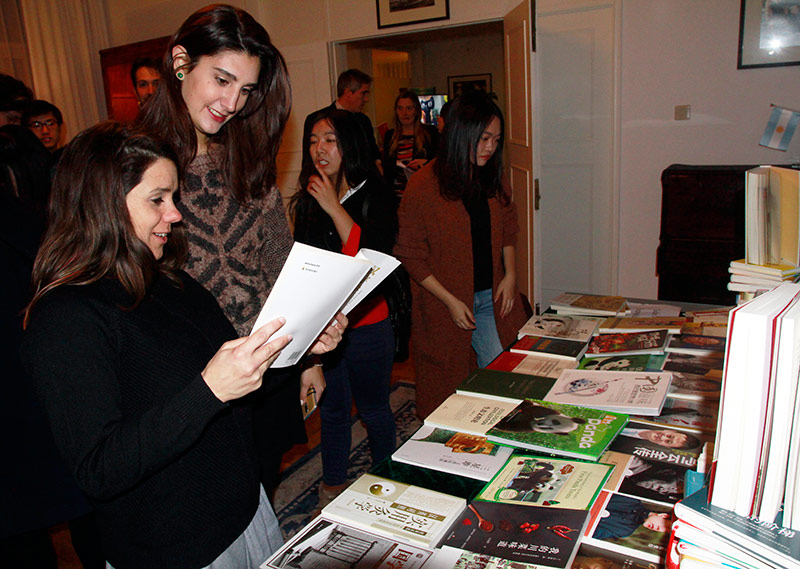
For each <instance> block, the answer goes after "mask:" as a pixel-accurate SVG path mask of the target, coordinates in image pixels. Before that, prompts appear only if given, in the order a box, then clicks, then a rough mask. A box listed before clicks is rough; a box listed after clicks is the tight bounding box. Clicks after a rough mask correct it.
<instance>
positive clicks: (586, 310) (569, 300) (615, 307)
mask: <svg viewBox="0 0 800 569" xmlns="http://www.w3.org/2000/svg"><path fill="white" fill-rule="evenodd" d="M550 308H552V309H553V310H555V311H556V312H557V313H558V314H567V315H586V316H617V315H624V314H626V313H627V312H628V310H629V308H628V301H627V300H625V299H624V298H623V297H621V296H606V295H600V294H580V293H571V292H565V293H562V294H559V295H558V296H556V297H555V298H554V299H553V300H551V301H550Z"/></svg>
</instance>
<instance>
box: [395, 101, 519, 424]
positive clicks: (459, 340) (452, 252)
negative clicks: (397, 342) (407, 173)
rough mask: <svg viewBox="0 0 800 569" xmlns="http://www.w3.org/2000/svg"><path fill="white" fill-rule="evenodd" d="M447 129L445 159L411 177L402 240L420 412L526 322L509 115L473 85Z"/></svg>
mask: <svg viewBox="0 0 800 569" xmlns="http://www.w3.org/2000/svg"><path fill="white" fill-rule="evenodd" d="M442 135H443V140H442V145H441V147H440V150H439V156H438V158H437V159H435V160H433V161H432V162H431V163H429V164H428V165H426V166H424V167H423V168H422V169H420V171H419V172H418V173H417V174H415V175H414V176H412V178H411V179H410V180H409V182H408V185H407V186H406V191H405V194H404V195H403V199H402V201H401V203H400V210H399V212H398V215H399V222H400V232H399V236H398V241H397V245H396V247H395V249H394V252H395V255H397V257H398V258H399V259H400V260H401V261H402V262H403V264H404V265H405V267H406V269H407V270H408V272H409V274H410V275H411V277H412V279H413V283H412V294H413V300H414V302H413V314H412V346H413V354H414V365H415V372H416V381H417V413H418V414H419V415H420V416H421V417H425V416H427V415H428V414H430V412H431V411H433V410H434V409H435V408H436V407H437V406H438V405H439V404H440V403H441V402H442V401H444V399H445V398H446V397H447V396H448V395H450V394H451V393H452V392H453V390H454V389H455V387H456V386H457V385H458V384H459V383H460V382H461V381H462V380H463V379H464V378H466V376H467V374H468V373H469V370H470V369H472V368H474V367H475V365H476V363H477V365H478V366H480V367H484V366H486V365H487V364H488V363H489V362H491V360H492V359H494V358H495V357H496V356H497V355H498V354H499V353H500V352H501V351H502V350H503V347H504V346H507V345H508V344H509V343H510V342H511V341H512V340H513V338H514V336H515V335H516V333H517V330H518V329H519V327H520V326H521V325H522V324H523V322H524V321H525V316H524V313H523V310H522V307H521V305H520V302H518V301H517V298H516V297H517V295H518V292H517V284H516V270H515V266H514V252H515V246H516V239H517V233H518V231H519V226H518V224H517V213H516V208H515V206H514V203H513V202H512V201H511V199H510V195H509V189H508V188H507V187H506V186H505V185H504V183H503V179H502V173H503V167H502V159H503V156H502V154H503V115H502V113H501V111H500V109H499V108H498V107H497V105H495V104H494V103H493V102H492V101H491V100H490V99H489V98H488V97H486V96H484V95H481V94H479V93H468V94H465V95H463V96H461V97H459V98H458V99H456V100H454V101H453V103H452V104H451V108H450V111H449V114H448V120H447V122H446V123H445V127H444V132H443V133H442ZM476 359H477V361H476Z"/></svg>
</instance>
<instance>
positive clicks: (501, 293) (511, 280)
mask: <svg viewBox="0 0 800 569" xmlns="http://www.w3.org/2000/svg"><path fill="white" fill-rule="evenodd" d="M516 297H517V279H516V278H515V277H514V275H511V274H506V276H504V277H503V279H502V280H501V281H500V284H499V285H498V286H497V291H496V292H495V293H494V302H495V304H498V303H499V306H498V308H499V312H500V318H504V317H506V316H508V314H509V313H510V312H511V309H512V308H513V307H514V301H515V299H516Z"/></svg>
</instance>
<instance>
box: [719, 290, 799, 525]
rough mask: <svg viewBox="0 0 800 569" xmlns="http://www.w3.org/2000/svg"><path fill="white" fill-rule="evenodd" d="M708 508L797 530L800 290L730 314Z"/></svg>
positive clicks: (761, 300)
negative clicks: (721, 509)
mask: <svg viewBox="0 0 800 569" xmlns="http://www.w3.org/2000/svg"><path fill="white" fill-rule="evenodd" d="M725 359H726V362H725V368H724V375H723V384H722V392H721V398H720V407H719V426H718V429H717V444H716V447H715V457H714V458H715V462H714V469H715V470H714V472H715V473H716V474H717V475H716V476H713V477H712V480H711V484H710V487H711V490H710V496H711V503H712V504H713V505H714V506H716V507H719V508H723V509H725V510H731V511H733V512H735V513H736V514H738V515H740V516H756V517H758V518H759V519H762V520H764V521H767V522H770V523H772V522H776V518H777V515H778V513H779V512H780V511H781V507H782V508H783V518H782V521H781V522H780V523H781V524H782V525H784V526H785V527H789V528H792V529H795V530H800V492H798V491H797V489H798V485H800V399H798V397H797V393H798V389H797V387H798V385H797V384H798V376H799V375H800V285H798V284H790V283H786V284H782V285H780V286H778V287H777V288H775V289H773V290H771V291H770V292H767V293H765V294H763V295H761V296H758V297H756V298H755V299H753V300H751V301H749V302H747V303H745V304H742V305H740V306H738V307H736V308H734V309H733V310H732V311H731V314H730V323H729V326H728V349H727V351H726V355H725Z"/></svg>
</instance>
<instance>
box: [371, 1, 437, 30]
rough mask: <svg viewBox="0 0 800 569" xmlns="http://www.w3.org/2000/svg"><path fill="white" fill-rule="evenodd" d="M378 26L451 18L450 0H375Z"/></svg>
mask: <svg viewBox="0 0 800 569" xmlns="http://www.w3.org/2000/svg"><path fill="white" fill-rule="evenodd" d="M375 9H376V12H377V15H378V28H379V29H380V28H391V27H394V26H408V25H411V24H419V23H420V22H433V21H436V20H448V19H450V0H375Z"/></svg>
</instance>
